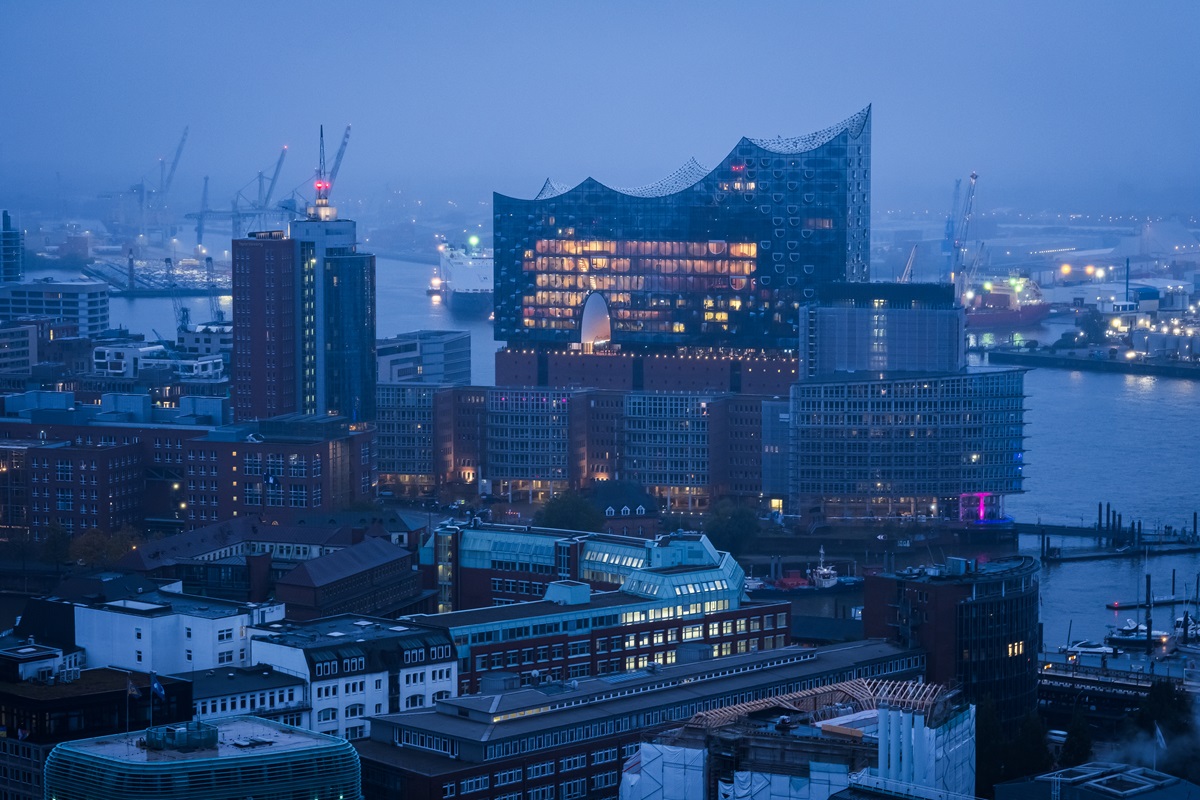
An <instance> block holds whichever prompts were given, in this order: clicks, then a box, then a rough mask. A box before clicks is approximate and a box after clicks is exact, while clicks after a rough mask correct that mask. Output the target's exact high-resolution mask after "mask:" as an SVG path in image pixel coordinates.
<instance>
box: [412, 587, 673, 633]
mask: <svg viewBox="0 0 1200 800" xmlns="http://www.w3.org/2000/svg"><path fill="white" fill-rule="evenodd" d="M649 602H653V601H651V600H649V599H647V598H645V597H639V596H638V595H634V594H629V593H628V592H622V591H613V592H593V593H592V596H591V599H590V600H588V602H586V603H580V604H578V605H559V604H558V603H554V602H551V601H549V600H531V601H529V602H528V603H513V604H512V605H507V606H487V607H485V608H471V609H467V610H465V611H448V612H446V613H444V614H417V615H413V616H411V617H405V618H404V619H408V620H412V622H413V624H414V625H421V626H422V627H429V628H446V629H450V628H461V627H466V626H470V625H498V624H500V623H504V622H515V621H516V620H520V619H535V618H537V617H549V616H554V615H556V614H570V613H574V612H580V613H587V612H589V611H600V610H605V609H610V608H620V607H621V606H630V605H638V604H642V603H649Z"/></svg>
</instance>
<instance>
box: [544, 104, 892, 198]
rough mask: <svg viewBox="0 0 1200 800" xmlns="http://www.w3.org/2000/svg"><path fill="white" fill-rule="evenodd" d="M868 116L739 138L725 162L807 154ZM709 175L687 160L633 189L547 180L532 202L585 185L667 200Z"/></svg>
mask: <svg viewBox="0 0 1200 800" xmlns="http://www.w3.org/2000/svg"><path fill="white" fill-rule="evenodd" d="M870 116H871V107H870V106H867V107H866V108H864V109H863V110H862V111H859V112H858V113H857V114H855V115H853V116H852V117H849V118H848V119H845V120H843V121H841V122H839V123H838V124H837V125H832V126H830V127H828V128H825V129H823V130H819V131H815V132H813V133H809V134H806V135H804V136H793V137H776V138H773V139H751V138H749V137H743V138H742V139H741V141H739V142H738V143H737V145H736V146H735V147H734V149H733V150H731V151H730V154H729V156H726V159H729V158H731V157H732V156H733V155H734V154H735V153H736V152H737V151H738V148H740V147H742V146H743V145H744V144H751V145H753V146H755V147H757V148H759V149H760V150H764V151H766V152H768V153H774V154H777V155H797V154H799V153H808V152H811V151H813V150H816V149H817V148H819V147H821V146H822V145H824V144H827V143H829V142H830V141H832V140H833V139H834V138H836V137H837V136H838V135H840V134H841V133H843V132H846V131H849V132H850V135H851V136H852V137H855V138H857V137H858V136H859V135H860V134H861V133H862V129H863V126H864V125H866V123H867V120H868V119H869V118H870ZM713 172H714V170H713V169H710V168H708V167H705V166H703V165H701V164H700V162H698V161H697V160H696V159H695V158H689V159H688V160H687V161H686V162H685V163H684V164H683V166H681V167H680V168H679V169H677V170H675V171H674V172H672V173H671V174H670V175H668V176H666V177H665V178H662V179H661V180H658V181H655V182H654V183H650V184H646V185H645V186H636V187H633V188H618V187H613V186H608V185H607V184H604V183H601V182H600V181H598V180H596V179H595V178H587V179H586V180H584V181H582V182H580V183H579V184H577V185H575V186H567V185H566V184H563V183H558V182H556V181H554V180H551V179H549V178H547V179H546V182H545V183H544V184H542V188H541V191H539V192H538V193H537V196H536V197H534V198H533V199H534V200H549V199H551V198H554V197H559V196H560V195H564V194H567V193H568V192H571V191H574V190H576V189H579V188H580V187H582V186H584V185H585V184H587V183H589V182H590V183H596V184H599V185H600V186H602V187H604V188H605V189H608V190H609V191H612V192H616V193H617V194H623V195H626V196H628V197H642V198H654V197H670V196H671V195H674V194H679V193H681V192H684V191H687V190H688V189H691V188H693V187H695V186H696V185H697V184H699V183H701V182H702V181H703V180H704V179H705V178H707V177H709V176H710V175H712V173H713Z"/></svg>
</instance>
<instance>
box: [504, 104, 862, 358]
mask: <svg viewBox="0 0 1200 800" xmlns="http://www.w3.org/2000/svg"><path fill="white" fill-rule="evenodd" d="M870 171H871V110H870V107H868V108H865V109H863V110H862V111H860V112H859V113H857V114H855V115H854V116H853V117H851V118H849V119H847V120H845V121H844V122H842V123H840V124H838V125H835V126H833V127H831V128H827V129H825V130H823V131H819V132H817V133H813V134H810V135H808V136H802V137H797V138H792V139H784V138H779V139H745V138H744V139H742V140H741V141H739V142H738V144H737V146H736V147H734V149H733V151H732V152H730V153H729V155H728V156H726V157H725V158H724V159H723V160H722V161H721V163H720V164H718V165H717V166H716V167H715V168H714V169H711V170H708V169H705V168H704V167H701V166H700V165H699V164H698V163H696V162H695V161H694V160H692V161H689V162H688V163H687V164H686V165H684V166H683V167H682V168H680V169H679V170H678V171H676V172H675V173H674V174H672V175H671V176H669V177H668V178H665V179H664V180H662V181H659V182H658V183H655V184H652V185H649V186H644V187H640V188H636V189H613V188H609V187H608V186H605V185H603V184H601V183H600V182H598V181H596V180H594V179H592V178H588V179H587V180H585V181H583V182H582V183H580V184H579V185H578V186H575V187H574V188H570V189H568V188H565V187H561V186H558V185H556V184H554V183H552V182H550V181H547V182H546V184H545V186H544V187H543V188H542V190H541V192H539V193H538V195H537V196H536V197H535V198H534V199H532V200H522V199H517V198H512V197H506V196H504V195H500V194H497V195H495V198H494V200H493V207H494V212H495V226H494V232H495V233H494V247H495V275H496V281H495V292H496V297H495V315H496V320H495V321H496V338H497V339H500V340H506V341H508V342H509V343H510V344H511V345H520V346H522V347H534V348H537V349H564V348H567V347H570V346H572V345H576V346H580V347H582V348H583V349H584V350H587V349H589V348H590V347H591V346H592V345H593V344H595V343H607V344H608V345H609V346H610V347H611V346H616V347H620V348H625V349H668V348H678V347H699V348H716V347H729V348H744V349H751V350H761V349H783V350H794V349H795V347H796V339H797V336H798V325H797V319H798V314H799V308H800V305H801V303H802V302H803V301H804V300H805V299H806V298H810V297H812V296H813V294H814V291H815V287H816V285H817V284H819V283H823V282H841V281H866V280H867V279H868V278H869V274H868V266H869V249H870V222H869V218H870V193H871V182H870Z"/></svg>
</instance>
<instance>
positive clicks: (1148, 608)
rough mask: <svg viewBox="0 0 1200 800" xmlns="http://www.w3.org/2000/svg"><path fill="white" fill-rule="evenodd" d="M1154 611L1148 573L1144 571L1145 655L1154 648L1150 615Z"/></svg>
mask: <svg viewBox="0 0 1200 800" xmlns="http://www.w3.org/2000/svg"><path fill="white" fill-rule="evenodd" d="M1153 612H1154V596H1153V595H1152V594H1150V573H1149V572H1147V573H1146V655H1150V653H1151V652H1152V651H1153V650H1154V626H1153V625H1152V624H1151V617H1152V616H1153Z"/></svg>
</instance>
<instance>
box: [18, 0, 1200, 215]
mask: <svg viewBox="0 0 1200 800" xmlns="http://www.w3.org/2000/svg"><path fill="white" fill-rule="evenodd" d="M1198 23H1200V3H1196V2H1194V0H1193V1H1192V2H1154V3H1146V4H1142V3H1137V4H1134V3H1095V2H1076V3H1046V2H1011V1H1008V2H993V3H984V4H977V3H965V2H955V3H940V2H939V3H893V2H888V3H883V2H870V3H842V2H828V3H809V2H798V1H793V2H779V3H766V2H762V3H758V2H738V3H732V2H726V3H716V2H652V1H648V0H641V2H603V3H601V2H595V3H588V4H585V3H579V2H537V3H534V2H514V1H512V0H510V1H509V2H493V3H482V2H480V3H446V2H427V3H400V2H334V1H333V0H329V1H328V2H323V3H315V2H306V1H305V0H291V1H290V2H286V3H267V2H222V1H221V0H205V2H115V3H102V2H34V1H33V0H24V1H22V0H0V74H2V75H4V76H5V77H4V86H3V89H2V90H0V97H2V98H3V101H2V102H3V106H2V109H3V110H2V111H0V206H2V205H4V204H5V203H6V202H9V203H10V204H11V202H12V200H13V198H14V197H21V196H24V195H29V194H45V195H50V194H52V192H51V191H50V190H48V189H47V188H46V187H48V186H50V185H52V184H53V181H54V175H55V173H56V172H58V173H61V176H62V182H63V185H64V186H65V187H67V189H68V191H71V192H75V193H79V194H86V193H89V192H91V193H94V192H96V191H98V190H100V189H103V188H116V187H120V186H127V185H128V184H130V183H134V182H136V181H137V180H138V178H139V177H140V176H142V175H143V174H145V175H147V176H148V177H150V178H153V179H157V167H156V161H157V159H158V158H159V157H160V156H170V155H171V154H172V153H173V151H174V148H175V145H176V143H177V141H178V139H179V135H180V133H181V131H182V130H183V127H184V126H185V125H189V126H191V136H190V139H189V141H188V145H187V150H186V152H185V153H184V156H183V161H182V164H181V166H180V173H179V176H178V178H177V182H176V189H175V192H177V194H176V198H177V202H179V200H178V198H179V197H180V196H182V197H183V198H195V199H196V202H195V203H192V204H193V205H195V204H198V199H199V194H200V181H201V177H202V176H203V175H205V174H208V175H211V176H212V179H213V199H214V204H219V203H221V202H223V201H222V198H223V197H224V198H227V197H228V196H229V195H231V194H232V192H233V190H234V189H236V188H237V187H238V186H240V185H241V184H243V183H245V182H247V181H249V180H250V179H251V178H252V177H253V176H254V174H255V173H256V172H257V171H258V170H260V169H268V168H269V167H270V165H271V164H272V163H273V161H274V159H275V157H276V156H277V154H278V152H279V148H280V147H281V146H282V145H283V144H284V143H287V144H289V145H291V152H290V155H289V162H288V165H287V168H286V170H285V175H284V178H283V180H282V184H283V185H284V188H287V189H290V188H291V187H293V186H296V185H297V184H300V183H306V181H307V178H308V176H309V175H311V169H312V167H313V166H315V162H316V130H317V125H318V124H320V123H325V125H326V133H327V137H328V138H329V139H331V140H332V141H331V143H330V147H331V149H334V148H336V144H337V140H338V138H339V137H340V134H341V130H342V128H343V127H344V126H345V124H346V123H347V122H349V123H353V125H354V132H353V136H352V139H351V143H350V148H349V151H348V153H347V156H346V161H345V164H344V167H343V171H342V175H341V180H340V186H339V191H340V192H341V193H343V194H344V195H369V194H376V193H378V192H380V191H381V190H382V189H383V188H384V187H385V186H386V187H389V188H390V189H392V190H396V189H400V190H403V191H404V192H405V193H406V195H408V196H410V197H411V196H419V195H421V194H422V193H427V192H431V191H435V187H438V188H437V189H436V191H438V192H439V193H440V194H442V195H443V196H457V197H461V198H463V199H464V200H474V199H479V198H483V197H486V196H487V192H489V191H490V190H492V189H495V190H497V191H501V192H504V193H506V194H514V195H521V196H532V195H533V194H534V193H535V192H536V191H537V190H538V188H539V186H540V184H541V182H542V180H543V179H544V178H546V177H547V176H552V177H554V178H555V179H556V180H560V181H567V182H572V183H573V182H576V181H578V180H581V179H582V178H584V177H586V176H588V175H589V174H590V175H593V176H594V177H596V178H597V179H598V180H601V181H602V182H604V183H608V184H610V185H616V186H623V185H624V186H627V185H638V184H643V183H648V182H651V181H653V180H656V179H658V178H660V177H662V176H663V175H666V174H667V173H669V172H671V171H673V170H674V169H675V168H676V167H677V166H679V164H681V163H682V162H683V161H684V160H685V159H686V158H687V157H688V156H695V157H696V158H697V159H698V160H700V161H701V163H704V164H706V165H711V164H714V163H716V162H717V161H718V160H719V159H720V158H721V157H722V156H723V155H724V154H725V153H726V152H728V151H729V150H730V149H731V148H732V147H733V145H734V144H735V143H736V141H737V139H738V138H739V137H740V136H743V135H748V136H775V135H798V134H802V133H806V132H809V131H811V130H815V129H818V128H822V127H825V126H827V125H830V124H833V123H835V122H838V121H840V120H842V119H843V118H845V117H847V116H849V115H851V114H853V113H854V112H855V111H857V110H858V109H860V108H862V107H863V106H865V105H866V104H868V103H872V104H873V105H874V139H873V141H874V166H875V171H874V176H873V177H874V201H875V207H876V209H885V208H892V207H900V206H903V207H905V208H912V207H916V206H920V205H921V204H927V203H928V204H932V205H933V206H934V207H935V208H937V209H939V210H940V209H942V208H944V207H945V206H947V205H948V202H949V195H950V191H951V187H952V185H953V179H954V178H955V177H956V176H961V175H964V174H966V173H968V172H970V171H971V170H972V169H974V170H977V171H978V172H979V173H980V174H981V176H982V177H981V182H980V196H981V202H982V204H983V205H984V206H985V207H995V206H1002V205H1009V204H1012V205H1022V206H1024V207H1027V208H1031V207H1055V208H1060V209H1064V210H1066V209H1075V208H1078V209H1082V210H1089V211H1090V210H1110V209H1111V210H1115V211H1125V210H1133V209H1135V208H1142V209H1146V210H1155V211H1171V210H1186V211H1192V210H1195V208H1196V206H1197V205H1200V203H1198V202H1197V200H1198V198H1200V192H1198V191H1197V190H1198V188H1200V180H1198V178H1200V135H1198V133H1197V132H1198V130H1200V126H1198V124H1197V123H1198V121H1200V110H1198V104H1200V92H1198V90H1200V80H1198V76H1200V66H1198V65H1200V53H1198V45H1197V43H1196V39H1195V37H1196V33H1197V31H1198V30H1200V25H1198Z"/></svg>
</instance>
